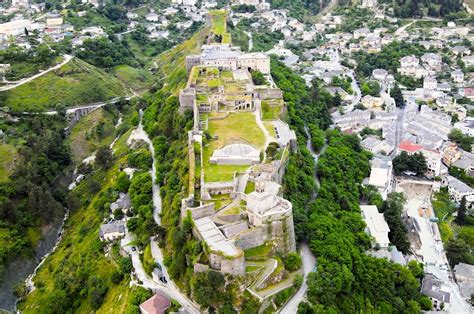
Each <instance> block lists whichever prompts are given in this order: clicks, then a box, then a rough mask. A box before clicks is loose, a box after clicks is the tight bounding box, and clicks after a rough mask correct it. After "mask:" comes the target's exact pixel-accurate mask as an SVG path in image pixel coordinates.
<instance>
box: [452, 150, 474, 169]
mask: <svg viewBox="0 0 474 314" xmlns="http://www.w3.org/2000/svg"><path fill="white" fill-rule="evenodd" d="M453 166H455V167H458V168H461V169H467V168H469V167H473V166H474V154H472V153H468V152H464V151H463V153H462V155H461V158H460V159H458V160H456V161H455V162H454V163H453Z"/></svg>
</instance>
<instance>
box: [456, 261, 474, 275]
mask: <svg viewBox="0 0 474 314" xmlns="http://www.w3.org/2000/svg"><path fill="white" fill-rule="evenodd" d="M454 274H455V275H456V276H463V277H467V278H471V279H474V265H469V264H465V263H459V264H457V265H456V266H454Z"/></svg>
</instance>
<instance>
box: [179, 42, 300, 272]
mask: <svg viewBox="0 0 474 314" xmlns="http://www.w3.org/2000/svg"><path fill="white" fill-rule="evenodd" d="M186 67H187V70H188V73H189V77H188V82H187V86H186V88H184V89H182V90H181V91H180V93H179V102H180V109H181V112H184V111H186V110H192V111H193V114H194V128H193V130H192V131H190V132H189V134H188V150H189V161H190V184H189V191H190V194H189V196H188V197H187V198H186V199H183V200H182V209H181V213H182V218H183V219H185V218H188V217H189V218H191V219H192V221H193V226H194V228H193V233H194V236H195V237H196V238H198V239H200V240H201V241H203V242H204V243H205V251H206V253H207V254H206V256H205V257H201V259H200V260H199V261H195V262H194V265H195V271H202V270H205V269H207V268H209V267H210V268H212V269H215V270H219V271H221V272H222V273H226V274H231V275H245V273H246V267H245V266H246V262H245V252H244V251H245V250H248V249H252V248H256V247H259V246H265V247H271V250H272V251H273V252H275V253H276V252H281V253H283V254H286V253H288V252H291V251H295V235H294V227H293V213H292V204H291V202H289V201H288V200H285V199H284V198H283V197H282V187H281V185H280V184H281V181H282V177H283V175H284V171H285V166H286V162H287V160H288V156H289V152H290V150H294V149H296V135H295V132H294V131H292V130H290V128H289V127H288V125H287V124H286V123H285V122H283V121H282V120H280V117H282V116H284V115H285V104H284V102H283V97H282V92H281V90H280V89H278V88H277V87H276V85H275V84H274V82H273V79H272V78H271V75H270V59H269V57H268V56H266V55H265V54H263V53H242V52H241V51H240V49H238V48H237V47H233V46H231V45H230V44H229V43H208V44H206V45H204V46H203V47H202V48H201V54H199V55H193V56H188V57H186ZM253 72H255V73H253ZM252 73H253V74H254V75H255V74H258V75H259V77H260V78H262V77H263V78H264V83H263V82H262V79H260V81H259V84H260V85H256V84H255V83H254V80H253V79H252Z"/></svg>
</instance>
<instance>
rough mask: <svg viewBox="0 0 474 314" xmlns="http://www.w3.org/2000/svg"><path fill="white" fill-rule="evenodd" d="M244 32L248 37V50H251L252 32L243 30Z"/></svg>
mask: <svg viewBox="0 0 474 314" xmlns="http://www.w3.org/2000/svg"><path fill="white" fill-rule="evenodd" d="M244 33H245V34H247V36H248V37H249V51H252V49H253V39H252V33H251V32H244Z"/></svg>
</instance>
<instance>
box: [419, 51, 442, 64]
mask: <svg viewBox="0 0 474 314" xmlns="http://www.w3.org/2000/svg"><path fill="white" fill-rule="evenodd" d="M421 61H422V62H423V63H426V64H428V65H429V66H430V67H432V68H436V67H439V66H440V65H441V63H442V59H441V56H440V55H439V54H437V53H425V54H424V55H422V56H421Z"/></svg>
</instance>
